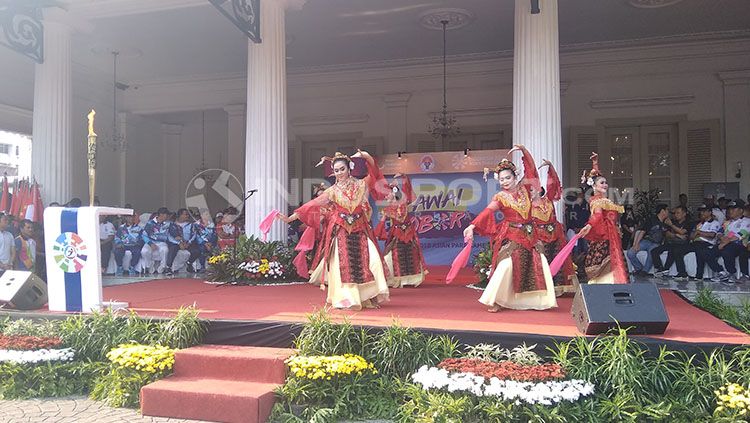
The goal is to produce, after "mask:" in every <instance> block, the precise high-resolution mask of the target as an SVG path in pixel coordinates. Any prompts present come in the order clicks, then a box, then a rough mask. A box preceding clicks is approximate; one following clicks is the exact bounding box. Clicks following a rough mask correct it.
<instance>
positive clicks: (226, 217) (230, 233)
mask: <svg viewBox="0 0 750 423" xmlns="http://www.w3.org/2000/svg"><path fill="white" fill-rule="evenodd" d="M217 217H218V215H217ZM236 217H237V216H236V215H231V214H226V213H222V214H221V220H219V222H218V223H217V224H216V236H217V237H218V243H219V249H221V250H223V249H225V248H227V247H231V246H234V243H235V241H236V240H237V238H238V237H239V236H240V228H239V226H238V225H237V223H236V221H235V219H236Z"/></svg>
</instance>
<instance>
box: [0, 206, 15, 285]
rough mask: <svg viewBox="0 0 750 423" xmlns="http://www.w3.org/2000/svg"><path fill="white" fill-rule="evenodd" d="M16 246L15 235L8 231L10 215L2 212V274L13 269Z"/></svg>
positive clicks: (0, 240) (0, 219)
mask: <svg viewBox="0 0 750 423" xmlns="http://www.w3.org/2000/svg"><path fill="white" fill-rule="evenodd" d="M15 261H16V247H15V240H14V239H13V235H12V234H11V233H10V232H8V216H7V215H5V214H0V275H2V274H3V273H5V271H6V270H12V269H13V263H14V262H15Z"/></svg>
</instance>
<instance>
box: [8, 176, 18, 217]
mask: <svg viewBox="0 0 750 423" xmlns="http://www.w3.org/2000/svg"><path fill="white" fill-rule="evenodd" d="M19 192H20V188H19V184H18V179H16V181H15V182H13V198H12V199H11V201H10V210H8V214H11V215H15V214H16V210H18V193H19Z"/></svg>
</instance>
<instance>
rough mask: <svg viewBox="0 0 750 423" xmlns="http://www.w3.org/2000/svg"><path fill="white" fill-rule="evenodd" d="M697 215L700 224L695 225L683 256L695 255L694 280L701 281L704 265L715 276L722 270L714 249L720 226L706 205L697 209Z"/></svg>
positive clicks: (716, 249)
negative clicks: (690, 240)
mask: <svg viewBox="0 0 750 423" xmlns="http://www.w3.org/2000/svg"><path fill="white" fill-rule="evenodd" d="M698 213H699V216H698V217H700V222H699V223H698V225H696V227H695V231H693V234H692V242H691V243H690V245H689V246H688V247H687V248H686V249H685V251H684V254H683V256H684V255H685V254H687V253H689V252H691V251H692V252H694V253H695V278H696V279H703V271H704V269H705V267H706V264H708V266H709V268H710V269H711V270H712V271H713V272H714V273H715V274H717V275H718V274H719V273H721V272H722V271H723V270H724V269H723V268H722V267H721V265H719V262H718V260H717V258H718V257H719V250H718V248H716V244H717V243H718V242H719V233H720V232H721V224H720V223H719V221H718V220H716V219H715V218H714V214H713V210H712V209H711V208H710V207H709V206H708V205H706V204H701V206H700V207H698Z"/></svg>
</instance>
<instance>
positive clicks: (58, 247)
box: [52, 232, 88, 273]
mask: <svg viewBox="0 0 750 423" xmlns="http://www.w3.org/2000/svg"><path fill="white" fill-rule="evenodd" d="M52 251H53V252H54V258H55V263H57V265H58V266H59V267H60V269H62V271H63V272H66V273H78V272H80V271H81V269H83V266H84V265H85V264H86V258H87V257H88V254H86V244H85V243H84V242H83V239H81V237H80V236H79V235H78V234H77V233H75V232H63V233H61V234H60V235H59V236H58V237H57V239H55V245H54V246H53V247H52Z"/></svg>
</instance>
